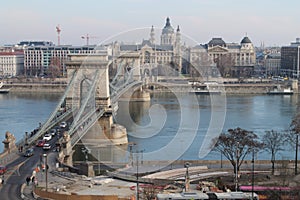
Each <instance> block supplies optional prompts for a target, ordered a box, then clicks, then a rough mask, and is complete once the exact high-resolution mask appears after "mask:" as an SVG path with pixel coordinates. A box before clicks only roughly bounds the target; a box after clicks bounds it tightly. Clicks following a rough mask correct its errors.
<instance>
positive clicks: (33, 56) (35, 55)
mask: <svg viewBox="0 0 300 200" xmlns="http://www.w3.org/2000/svg"><path fill="white" fill-rule="evenodd" d="M103 48H104V47H98V46H96V45H89V46H71V45H60V46H29V47H27V48H26V49H25V50H24V71H25V75H27V76H38V75H49V74H51V72H53V71H54V70H56V71H57V70H58V71H59V73H56V75H58V76H63V75H64V73H65V68H64V63H65V61H66V60H67V58H68V55H70V54H85V55H89V54H95V53H97V52H99V51H103ZM51 68H53V69H51ZM54 68H55V69H54Z"/></svg>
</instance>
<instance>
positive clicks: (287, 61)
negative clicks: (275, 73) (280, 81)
mask: <svg viewBox="0 0 300 200" xmlns="http://www.w3.org/2000/svg"><path fill="white" fill-rule="evenodd" d="M299 57H300V38H296V42H292V43H291V44H290V45H289V46H283V47H281V73H282V74H285V75H287V76H289V77H294V78H296V77H297V78H299V77H300V60H299Z"/></svg>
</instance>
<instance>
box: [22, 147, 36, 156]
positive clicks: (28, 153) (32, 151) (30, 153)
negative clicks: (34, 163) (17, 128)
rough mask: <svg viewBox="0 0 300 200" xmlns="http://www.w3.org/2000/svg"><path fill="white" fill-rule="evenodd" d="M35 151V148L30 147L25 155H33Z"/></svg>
mask: <svg viewBox="0 0 300 200" xmlns="http://www.w3.org/2000/svg"><path fill="white" fill-rule="evenodd" d="M33 153H34V150H33V148H30V149H27V150H26V151H25V153H24V156H25V157H30V156H33Z"/></svg>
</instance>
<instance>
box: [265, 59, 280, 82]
mask: <svg viewBox="0 0 300 200" xmlns="http://www.w3.org/2000/svg"><path fill="white" fill-rule="evenodd" d="M265 68H266V69H265V73H266V75H267V77H269V76H278V75H280V74H281V72H280V68H281V54H280V53H270V54H268V55H266V58H265Z"/></svg>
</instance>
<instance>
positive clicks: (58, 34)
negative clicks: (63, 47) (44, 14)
mask: <svg viewBox="0 0 300 200" xmlns="http://www.w3.org/2000/svg"><path fill="white" fill-rule="evenodd" d="M56 32H57V45H58V46H59V45H60V32H61V29H60V26H59V24H58V25H57V26H56Z"/></svg>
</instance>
